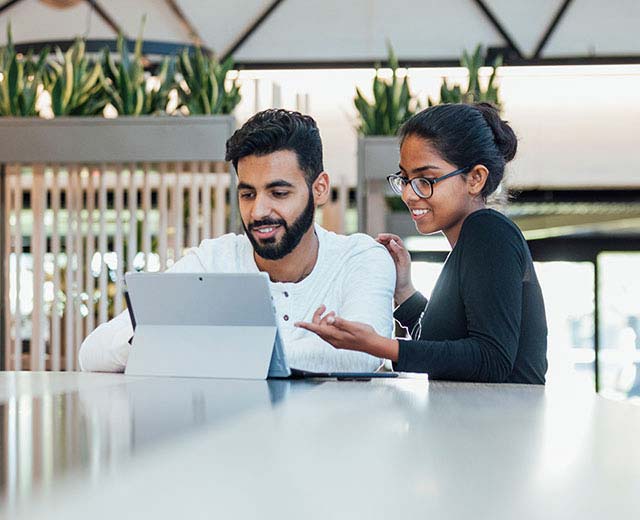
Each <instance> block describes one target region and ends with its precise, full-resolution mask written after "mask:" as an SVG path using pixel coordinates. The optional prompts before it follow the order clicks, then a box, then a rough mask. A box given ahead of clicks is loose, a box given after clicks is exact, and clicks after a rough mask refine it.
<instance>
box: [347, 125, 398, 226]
mask: <svg viewBox="0 0 640 520" xmlns="http://www.w3.org/2000/svg"><path fill="white" fill-rule="evenodd" d="M399 162H400V147H399V142H398V138H397V137H395V136H391V137H387V136H370V137H363V136H360V137H359V138H358V186H357V191H356V195H357V206H358V231H361V232H365V233H368V234H370V235H372V236H375V235H376V234H378V233H381V232H383V231H385V213H386V207H385V204H384V194H385V193H386V192H387V191H388V190H387V175H390V174H392V173H395V172H396V171H398V163H399Z"/></svg>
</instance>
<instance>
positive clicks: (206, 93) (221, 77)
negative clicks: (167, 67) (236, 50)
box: [177, 47, 240, 115]
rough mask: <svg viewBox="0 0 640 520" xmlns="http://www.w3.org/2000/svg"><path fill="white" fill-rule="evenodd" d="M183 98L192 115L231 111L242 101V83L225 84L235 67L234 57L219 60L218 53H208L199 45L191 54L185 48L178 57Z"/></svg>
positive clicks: (181, 96) (228, 112)
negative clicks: (220, 61)
mask: <svg viewBox="0 0 640 520" xmlns="http://www.w3.org/2000/svg"><path fill="white" fill-rule="evenodd" d="M177 66H178V72H179V73H180V75H181V76H182V79H183V81H181V82H180V83H179V86H180V88H179V89H178V93H179V95H180V100H181V101H182V103H183V104H184V105H185V106H186V107H187V108H188V109H189V113H190V114H192V115H202V114H230V113H231V112H233V109H234V108H235V107H236V105H237V104H238V103H240V86H239V85H238V83H237V81H234V82H233V83H232V84H231V85H230V86H229V87H227V85H226V84H225V81H226V78H227V73H228V72H229V71H230V70H231V69H232V67H233V60H232V59H231V58H229V59H227V60H225V61H224V62H223V63H219V62H218V60H217V59H216V58H215V56H211V55H209V54H205V53H204V52H202V49H200V48H199V47H198V48H196V49H195V52H194V53H192V54H190V53H189V51H188V50H187V49H184V50H183V51H182V52H181V53H180V55H179V57H178V63H177Z"/></svg>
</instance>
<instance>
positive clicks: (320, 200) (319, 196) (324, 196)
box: [311, 172, 331, 206]
mask: <svg viewBox="0 0 640 520" xmlns="http://www.w3.org/2000/svg"><path fill="white" fill-rule="evenodd" d="M311 191H312V193H313V202H314V204H315V205H316V206H322V205H324V204H326V203H327V202H328V201H329V197H330V195H331V183H330V181H329V174H328V173H327V172H321V173H320V175H318V177H317V178H316V180H315V181H313V184H312V185H311Z"/></svg>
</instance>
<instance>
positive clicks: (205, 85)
mask: <svg viewBox="0 0 640 520" xmlns="http://www.w3.org/2000/svg"><path fill="white" fill-rule="evenodd" d="M143 24H144V21H143ZM7 35H8V38H7V45H6V46H4V47H0V116H32V117H33V116H38V115H40V116H41V117H51V116H53V117H55V116H100V115H103V112H104V108H105V107H106V106H107V105H108V104H111V105H112V106H113V107H114V108H115V110H116V111H117V113H118V115H120V116H125V115H132V116H139V115H162V114H166V113H167V110H168V105H169V104H170V103H169V102H170V100H171V101H173V100H174V99H173V95H174V94H176V97H177V98H179V102H181V103H182V104H183V105H184V107H186V110H184V113H188V114H190V115H217V114H225V115H226V114H231V113H232V112H233V110H234V109H235V107H236V106H237V105H238V103H239V102H240V99H241V96H240V85H239V84H238V81H237V79H236V80H234V81H233V82H229V81H228V80H227V75H228V73H229V72H230V71H231V69H232V67H233V60H232V59H231V58H228V59H227V60H225V61H224V63H219V62H218V61H217V59H216V58H215V57H214V56H213V55H209V54H207V53H205V52H204V51H203V50H202V49H200V48H197V49H196V50H195V52H193V53H191V54H190V53H189V50H188V49H184V50H183V51H182V52H180V53H179V55H178V56H169V57H166V58H165V59H164V60H163V61H162V62H161V63H160V64H159V65H158V66H157V68H156V72H155V75H153V76H151V75H150V73H149V72H145V66H146V65H148V63H147V61H146V59H145V58H144V56H143V55H142V44H143V41H142V35H140V36H139V38H138V39H137V40H136V43H135V46H134V50H133V53H131V52H130V51H129V48H128V46H127V42H126V40H125V38H124V37H123V36H122V35H119V36H118V38H117V42H116V48H117V52H116V53H111V51H110V50H109V49H108V48H105V49H104V51H103V53H102V57H101V59H98V60H92V59H90V58H89V57H88V56H87V54H86V52H85V51H86V47H85V40H84V39H83V38H78V39H77V40H76V41H75V42H74V43H73V45H72V46H71V47H70V48H69V49H68V50H67V51H66V52H64V53H63V52H62V50H61V49H60V48H56V50H55V53H53V54H51V53H50V52H49V48H48V47H46V48H44V49H43V50H42V52H41V53H40V54H39V56H38V57H36V56H34V53H33V51H32V50H29V51H28V52H27V53H26V55H24V56H23V55H22V54H20V53H17V52H16V51H15V48H14V44H13V40H12V37H11V27H10V25H9V24H7ZM176 61H177V68H178V70H177V71H176ZM177 72H179V74H178V73H177ZM43 92H44V94H46V95H47V96H48V97H50V98H51V106H50V107H49V106H48V105H47V103H46V97H47V96H45V97H44V98H42V97H41V94H42V93H43ZM41 100H44V101H45V103H44V104H43V103H42V102H41Z"/></svg>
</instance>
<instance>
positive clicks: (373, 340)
mask: <svg viewBox="0 0 640 520" xmlns="http://www.w3.org/2000/svg"><path fill="white" fill-rule="evenodd" d="M326 310H327V308H326V307H325V306H324V305H321V306H320V307H318V309H317V310H316V312H314V313H313V320H312V322H311V323H307V322H302V321H299V322H297V323H295V326H296V327H300V328H302V329H306V330H309V331H311V332H314V333H315V334H317V335H318V336H320V338H322V339H323V340H324V341H326V342H327V343H330V344H331V345H333V346H334V347H335V348H338V349H345V350H357V351H360V352H366V353H368V354H371V355H373V356H376V357H381V358H387V359H391V360H392V361H397V359H398V342H397V341H396V340H390V339H389V338H385V337H383V336H380V335H379V334H378V333H377V332H376V331H375V330H374V328H373V327H371V326H370V325H367V324H366V323H359V322H357V321H349V320H345V319H342V318H339V317H338V316H336V313H335V312H333V311H331V312H328V313H327V314H325V315H324V316H323V314H324V312H325V311H326Z"/></svg>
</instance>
